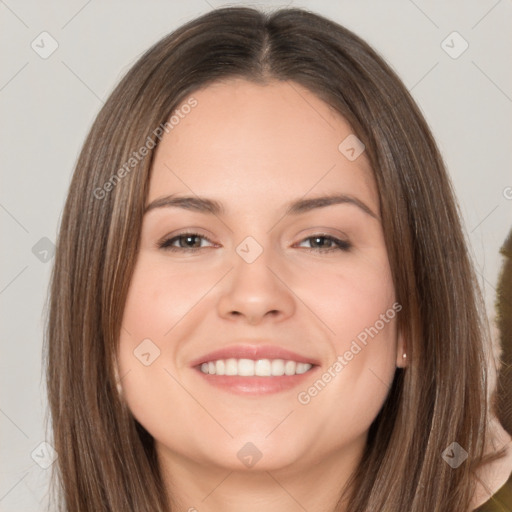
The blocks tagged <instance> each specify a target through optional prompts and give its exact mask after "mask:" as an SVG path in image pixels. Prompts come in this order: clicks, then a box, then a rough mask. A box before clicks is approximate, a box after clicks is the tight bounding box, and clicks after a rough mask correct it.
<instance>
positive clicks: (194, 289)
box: [123, 256, 218, 340]
mask: <svg viewBox="0 0 512 512" xmlns="http://www.w3.org/2000/svg"><path fill="white" fill-rule="evenodd" d="M190 268H191V266H190V267H187V266H186V265H183V266H176V265H175V266H173V267H172V266H170V265H168V264H167V265H166V264H165V261H164V262H163V264H162V261H160V260H158V259H156V258H149V257H144V256H143V257H142V258H141V259H140V260H139V262H138V263H137V266H136V268H135V271H134V274H133V277H132V281H131V284H130V289H129V292H128V297H127V300H126V305H125V311H124V315H123V327H125V328H126V329H127V330H128V331H129V332H134V333H137V336H139V337H140V336H141V335H142V336H143V337H149V338H155V339H156V340H164V339H165V337H166V335H168V333H169V331H170V330H171V329H172V328H173V327H174V326H175V325H176V324H177V323H178V322H179V321H180V320H181V319H183V318H184V317H185V315H187V313H189V312H190V311H191V309H192V308H193V307H194V305H195V304H196V303H197V302H198V301H199V300H200V299H201V297H202V296H203V295H204V294H205V293H206V292H207V291H208V290H209V288H211V286H212V284H214V283H215V282H216V280H218V277H217V274H218V272H217V273H214V275H213V276H212V275H210V274H211V272H209V271H208V269H204V268H203V269H202V270H200V269H197V268H196V269H195V270H196V271H194V272H192V271H191V270H190ZM198 270H199V271H198Z"/></svg>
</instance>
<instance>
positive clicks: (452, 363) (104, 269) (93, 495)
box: [47, 8, 512, 512]
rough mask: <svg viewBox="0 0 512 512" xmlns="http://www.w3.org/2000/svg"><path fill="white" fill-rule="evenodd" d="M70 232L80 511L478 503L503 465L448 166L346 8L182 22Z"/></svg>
mask: <svg viewBox="0 0 512 512" xmlns="http://www.w3.org/2000/svg"><path fill="white" fill-rule="evenodd" d="M60 229H61V231H60V236H59V241H58V249H57V254H56V261H55V268H54V273H53V276H52V285H51V304H50V314H49V325H48V338H47V339H48V367H47V371H48V394H49V403H50V408H51V414H52V425H53V431H54V439H55V440H54V445H55V448H56V450H57V452H58V453H59V458H58V464H59V467H58V469H59V474H58V475H57V477H60V480H61V485H62V495H63V500H62V501H63V507H64V509H65V510H69V511H84V510H94V511H99V510H105V511H106V510H109V511H114V510H115V511H118V510H119V511H120V510H123V511H126V510H137V511H156V510H161V511H164V510H172V511H175V510H189V511H192V510H198V511H209V510H223V511H230V510H235V509H237V510H244V511H248V510H261V509H262V508H265V509H266V510H269V511H270V510H273V509H277V508H278V507H279V510H281V511H283V510H299V509H302V510H315V511H335V510H336V511H351V512H359V511H360V512H363V511H369V510H371V511H396V510H410V511H415V512H420V511H423V512H427V511H428V512H431V511H433V510H442V511H443V512H448V511H454V512H455V511H457V512H459V511H466V510H473V509H475V507H477V506H479V505H481V504H482V503H483V502H484V501H486V500H487V498H488V497H489V494H492V493H494V492H495V491H496V490H497V489H498V487H500V486H501V485H502V484H503V483H504V481H505V480H506V479H507V477H508V475H509V473H510V471H511V469H512V458H511V451H510V449H508V445H505V443H507V442H509V441H510V438H509V437H504V436H506V433H504V431H503V429H502V428H501V426H500V425H499V424H498V423H496V422H492V421H491V412H490V411H489V410H488V405H487V398H486V393H487V370H486V366H485V351H484V348H485V343H487V340H488V331H487V327H486V323H485V316H484V315H485V312H484V308H483V306H482V303H481V299H480V296H479V292H478V288H477V286H476V281H475V278H474V274H473V270H472V268H471V266H470V263H469V260H468V256H467V252H466V247H465V245H464V239H463V235H462V231H461V225H460V221H459V217H458V213H457V208H456V203H455V199H454V197H453V193H452V190H451V185H450V182H449V179H448V177H447V174H446V171H445V169H444V166H443V162H442V160H441V157H440V155H439V152H438V150H437V148H436V145H435V143H434V140H433V138H432V135H431V133H430V131H429V129H428V127H427V125H426V123H425V121H424V119H423V117H422V115H421V114H420V112H419V110H418V108H417V106H416V105H415V103H414V102H413V100H412V98H411V97H410V95H409V94H408V92H407V90H406V88H405V87H404V86H403V84H402V83H401V82H400V80H399V79H398V78H397V76H396V75H395V74H394V73H393V71H392V70H391V69H390V68H389V67H388V66H387V65H386V64H385V63H384V62H383V61H382V59H381V58H380V57H379V56H378V55H377V54H376V53H375V52H374V51H373V50H372V49H371V48H370V47H369V46H368V45H367V44H366V43H365V42H363V41H362V40H360V39H359V38H358V37H357V36H355V35H354V34H352V33H351V32H349V31H348V30H346V29H345V28H343V27H341V26H339V25H337V24H336V23H333V22H332V21H329V20H327V19H325V18H323V17H321V16H318V15H315V14H312V13H309V12H307V11H304V10H300V9H283V10H280V11H277V12H275V13H273V14H270V15H265V14H263V13H261V12H259V11H257V10H253V9H249V8H225V9H217V10H215V11H213V12H211V13H209V14H206V15H204V16H202V17H200V18H198V19H196V20H193V21H191V22H189V23H187V24H186V25H184V26H183V27H181V28H180V29H178V30H177V31H175V32H174V33H172V34H171V35H169V36H168V37H166V38H164V39H163V40H162V41H160V42H159V43H157V44H156V45H155V46H154V47H153V48H151V49H150V50H149V51H148V52H147V53H146V54H145V55H143V56H142V57H141V58H140V60H139V61H138V62H137V63H136V64H135V65H134V66H133V67H132V69H131V70H130V71H129V72H128V74H127V75H126V77H125V78H124V79H123V80H122V81H121V83H120V84H119V85H118V87H117V88H116V90H115V91H114V92H113V94H112V95H111V97H110V98H109V100H108V101H107V102H106V104H105V106H104V108H103V109H102V111H101V112H100V114H99V115H98V118H97V120H96V122H95V123H94V126H93V128H92V130H91V132H90V134H89V136H88V138H87V140H86V142H85V145H84V148H83V150H82V153H81V155H80V158H79V161H78V163H77V168H76V171H75V174H74V177H73V181H72V183H71V187H70V191H69V196H68V200H67V203H66V206H65V210H64V214H63V218H62V224H61V228H60ZM197 242H199V243H197ZM497 440H499V441H497ZM500 443H501V444H500ZM503 445H505V446H503ZM488 468H491V470H492V471H491V470H490V469H488ZM496 470H498V473H499V475H498V476H497V477H496V475H495V472H496ZM491 473H492V475H493V477H492V478H491V477H490V476H489V475H490V474H491ZM489 491H490V493H489Z"/></svg>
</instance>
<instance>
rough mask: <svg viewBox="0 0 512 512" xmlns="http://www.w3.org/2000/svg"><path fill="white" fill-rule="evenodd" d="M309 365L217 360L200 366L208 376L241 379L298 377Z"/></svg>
mask: <svg viewBox="0 0 512 512" xmlns="http://www.w3.org/2000/svg"><path fill="white" fill-rule="evenodd" d="M312 366H313V365H312V364H310V363H297V362H295V361H285V360H283V359H258V360H257V361H254V360H252V359H233V358H231V359H225V360H224V359H219V360H217V361H208V362H207V363H203V364H202V365H201V371H202V372H203V373H207V374H210V375H239V376H241V377H253V376H257V377H279V376H281V375H300V374H302V373H306V372H307V371H308V370H309V369H311V368H312Z"/></svg>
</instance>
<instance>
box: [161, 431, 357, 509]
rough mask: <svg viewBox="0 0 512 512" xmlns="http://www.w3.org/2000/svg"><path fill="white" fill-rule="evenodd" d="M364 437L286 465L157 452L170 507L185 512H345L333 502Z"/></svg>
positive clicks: (344, 502) (337, 497)
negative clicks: (222, 461) (228, 462)
mask: <svg viewBox="0 0 512 512" xmlns="http://www.w3.org/2000/svg"><path fill="white" fill-rule="evenodd" d="M365 442H366V436H364V437H363V438H361V439H359V440H357V441H355V442H354V443H352V444H351V445H350V446H349V447H343V448H340V449H339V450H337V451H333V452H331V453H329V454H328V455H326V456H324V457H323V458H322V459H321V460H318V461H317V462H316V463H315V462H313V463H311V461H307V462H305V463H302V462H301V460H296V461H293V462H292V463H290V464H288V465H287V466H285V467H278V468H276V467H268V469H266V468H265V466H263V465H261V467H260V468H259V469H258V464H256V465H255V466H254V467H253V468H247V469H244V470H241V469H240V467H239V466H234V467H225V466H219V465H215V464H212V463H208V462H206V463H205V462H202V461H197V460H192V459H191V458H189V457H184V456H183V455H180V454H178V453H176V452H173V451H171V450H169V449H168V448H166V447H163V446H162V445H160V444H159V443H158V442H157V444H156V446H157V453H158V458H159V463H160V467H161V469H162V475H163V479H164V482H165V484H166V486H167V488H168V489H169V491H170V495H171V500H172V503H173V504H172V506H171V508H170V510H172V511H175V510H179V511H187V512H217V511H219V510H222V511H223V512H235V511H236V512H239V511H240V510H243V511H244V512H260V511H261V510H265V512H274V511H276V512H277V511H279V512H292V511H293V512H297V510H314V511H315V512H346V511H347V509H346V499H345V500H344V501H343V502H342V503H338V502H339V500H340V497H341V494H342V491H343V489H344V486H345V484H346V483H347V481H348V479H349V477H350V475H351V474H352V472H353V471H355V469H356V467H357V464H358V463H359V461H360V459H361V457H362V453H363V450H364V445H365Z"/></svg>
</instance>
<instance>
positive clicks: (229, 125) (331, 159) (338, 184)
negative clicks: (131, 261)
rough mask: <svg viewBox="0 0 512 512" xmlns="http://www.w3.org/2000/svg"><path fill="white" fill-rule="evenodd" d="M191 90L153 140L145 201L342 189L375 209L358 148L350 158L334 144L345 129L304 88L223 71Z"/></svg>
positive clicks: (281, 197) (348, 133) (281, 196)
mask: <svg viewBox="0 0 512 512" xmlns="http://www.w3.org/2000/svg"><path fill="white" fill-rule="evenodd" d="M191 97H193V98H194V99H195V101H196V105H195V106H194V107H193V108H191V109H188V108H187V109H182V110H181V107H182V106H183V105H184V104H185V103H186V102H187V100H188V99H189V98H187V99H185V100H184V101H183V102H182V105H181V106H178V108H177V109H176V111H175V113H178V114H179V115H178V117H175V118H174V119H179V122H178V123H175V124H173V128H172V129H171V130H170V131H169V132H168V133H166V134H165V135H164V136H163V138H162V140H161V142H160V143H159V145H158V148H157V152H156V155H155V159H154V163H153V169H152V173H151V181H150V190H149V198H148V200H149V201H151V200H152V199H155V198H157V197H160V196H162V195H165V194H169V193H182V192H183V193H187V194H190V192H193V193H195V194H198V195H209V196H215V197H218V198H222V199H223V198H231V200H233V201H234V200H235V199H237V198H238V199H239V200H240V201H242V199H244V201H245V204H248V203H247V201H249V202H251V201H254V202H256V201H261V200H262V199H264V200H265V202H266V204H267V205H268V204H270V202H272V201H279V202H283V201H286V199H287V198H289V199H290V198H296V197H301V196H304V195H306V194H308V193H311V194H317V193H318V194H319V193H331V192H333V191H343V192H347V193H353V194H358V195H360V196H361V197H362V198H364V199H365V200H366V201H367V202H368V203H370V204H372V205H373V206H374V208H375V209H376V210H378V196H377V191H376V188H375V183H374V178H373V172H372V170H371V167H370V165H369V162H368V159H367V157H366V155H365V153H364V152H363V153H362V154H361V155H360V156H359V157H358V158H356V159H355V160H350V159H349V158H347V156H346V153H344V152H343V151H340V149H339V146H340V144H341V143H342V142H343V141H345V140H347V137H354V133H353V130H352V129H351V127H350V125H349V124H348V123H347V121H346V120H345V119H344V118H343V117H342V116H341V115H340V114H339V113H337V112H336V111H335V110H334V109H333V108H331V107H330V106H329V105H327V104H326V103H325V102H324V101H322V100H321V99H320V98H318V97H317V96H316V95H315V94H313V93H312V92H311V91H309V90H308V89H306V88H304V87H302V86H301V85H299V84H297V83H295V82H289V81H286V82H285V81H279V82H278V81H275V82H271V83H269V84H266V85H260V84H255V83H252V82H248V81H246V80H243V79H231V80H228V81H224V82H218V83H214V84H211V85H208V86H207V87H205V88H203V89H200V90H197V91H196V92H194V93H193V94H191ZM185 112H186V113H185ZM348 140H349V141H350V140H352V139H350V138H349V139H348Z"/></svg>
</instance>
